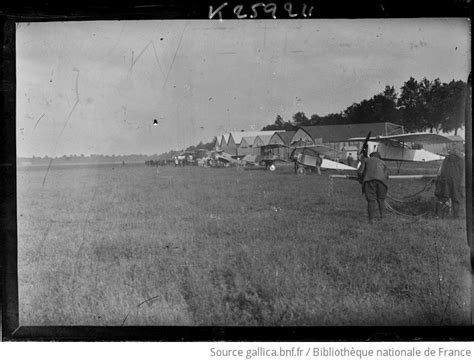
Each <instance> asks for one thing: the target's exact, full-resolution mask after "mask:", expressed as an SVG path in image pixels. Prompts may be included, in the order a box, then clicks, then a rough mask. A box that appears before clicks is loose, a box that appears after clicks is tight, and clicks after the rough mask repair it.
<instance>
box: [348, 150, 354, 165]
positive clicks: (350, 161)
mask: <svg viewBox="0 0 474 362" xmlns="http://www.w3.org/2000/svg"><path fill="white" fill-rule="evenodd" d="M352 162H354V158H353V157H352V155H351V154H350V153H349V155H348V156H347V166H352Z"/></svg>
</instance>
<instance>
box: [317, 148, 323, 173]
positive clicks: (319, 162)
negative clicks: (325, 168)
mask: <svg viewBox="0 0 474 362" xmlns="http://www.w3.org/2000/svg"><path fill="white" fill-rule="evenodd" d="M322 164H323V159H322V157H321V155H320V154H319V153H318V155H317V156H316V172H317V173H318V175H321V165H322Z"/></svg>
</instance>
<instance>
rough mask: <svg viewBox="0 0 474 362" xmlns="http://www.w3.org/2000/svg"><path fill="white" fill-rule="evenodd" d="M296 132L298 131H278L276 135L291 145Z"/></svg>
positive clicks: (284, 142)
mask: <svg viewBox="0 0 474 362" xmlns="http://www.w3.org/2000/svg"><path fill="white" fill-rule="evenodd" d="M295 133H296V131H285V132H278V133H276V135H277V136H278V137H280V139H281V140H282V141H283V144H285V145H289V144H290V142H291V139H292V138H293V136H294V135H295Z"/></svg>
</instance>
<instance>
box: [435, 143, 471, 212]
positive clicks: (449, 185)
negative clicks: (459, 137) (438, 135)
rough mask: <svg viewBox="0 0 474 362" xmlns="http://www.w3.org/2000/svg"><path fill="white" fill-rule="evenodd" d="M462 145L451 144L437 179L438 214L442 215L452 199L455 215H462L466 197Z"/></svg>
mask: <svg viewBox="0 0 474 362" xmlns="http://www.w3.org/2000/svg"><path fill="white" fill-rule="evenodd" d="M461 148H462V145H457V144H452V145H449V148H448V153H449V154H448V155H447V156H446V158H445V159H444V160H443V163H442V164H441V167H440V169H439V172H438V178H437V180H436V189H435V196H436V198H437V202H436V216H439V217H442V216H444V215H443V214H444V213H443V206H444V205H445V204H446V203H447V202H448V201H449V200H451V207H452V213H453V217H455V218H458V217H459V216H460V209H461V201H462V200H463V198H464V157H463V154H462V151H461Z"/></svg>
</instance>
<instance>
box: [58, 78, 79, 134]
mask: <svg viewBox="0 0 474 362" xmlns="http://www.w3.org/2000/svg"><path fill="white" fill-rule="evenodd" d="M74 70H75V71H76V72H77V75H76V87H75V91H76V101H75V102H74V105H73V106H72V108H71V110H70V111H69V114H68V116H67V118H66V122H64V126H63V128H62V129H61V132H60V133H59V137H61V136H62V134H63V132H64V129H65V128H66V126H67V124H68V122H69V119H70V118H71V116H72V113H73V112H74V110H75V109H76V106H77V105H78V103H79V70H78V69H74ZM59 137H58V138H59Z"/></svg>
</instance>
